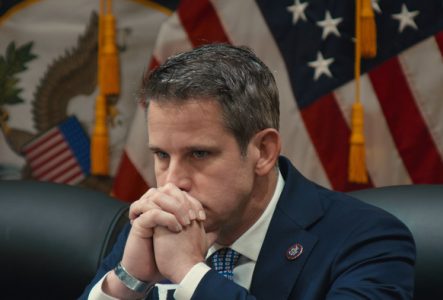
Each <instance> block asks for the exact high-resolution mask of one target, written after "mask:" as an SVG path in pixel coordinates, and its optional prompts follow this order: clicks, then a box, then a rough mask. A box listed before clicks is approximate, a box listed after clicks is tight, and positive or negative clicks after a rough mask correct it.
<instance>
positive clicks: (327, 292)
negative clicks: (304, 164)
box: [85, 157, 415, 300]
mask: <svg viewBox="0 0 443 300" xmlns="http://www.w3.org/2000/svg"><path fill="white" fill-rule="evenodd" d="M279 166H280V171H281V172H282V175H283V178H284V179H285V186H284V189H283V192H282V195H281V197H280V199H279V201H278V204H277V207H276V209H275V212H274V214H273V217H272V220H271V223H270V225H269V229H268V232H267V234H266V237H265V240H264V243H263V245H262V248H261V250H260V254H259V257H258V260H257V264H256V266H255V270H254V274H253V277H252V283H251V287H250V291H247V290H246V289H244V288H243V287H241V286H239V285H237V284H235V283H234V282H232V281H230V280H228V279H226V278H225V277H223V276H221V275H219V274H218V273H216V272H215V271H212V270H211V271H209V272H208V273H207V274H206V275H205V276H204V277H203V279H202V281H201V282H200V284H199V285H198V287H197V290H196V291H195V293H194V295H193V298H192V299H211V300H218V299H220V300H226V299H273V300H280V299H297V300H311V299H312V300H314V299H340V300H344V299H412V294H413V284H414V262H415V246H414V242H413V239H412V236H411V234H410V232H409V230H408V229H407V228H406V227H405V226H404V225H403V224H402V223H401V222H400V221H399V220H398V219H396V218H395V217H393V216H392V215H390V214H388V213H387V212H384V211H382V210H381V209H379V208H376V207H373V206H370V205H368V204H365V203H363V202H361V201H359V200H356V199H354V198H352V197H350V196H347V195H345V194H343V193H338V192H333V191H330V190H328V189H325V188H322V187H320V186H318V185H316V184H314V183H313V182H311V181H309V180H307V179H306V178H304V177H303V176H302V175H301V174H300V173H299V172H298V171H297V170H296V169H295V168H294V167H293V166H292V164H291V163H290V162H289V161H288V160H287V159H286V158H284V157H281V158H280V161H279ZM128 232H129V227H127V228H126V229H125V230H124V231H123V233H122V234H121V236H120V238H119V241H118V242H117V244H116V245H115V247H114V249H113V251H112V253H111V254H110V255H109V256H108V257H107V258H106V259H105V260H104V262H103V264H102V266H101V267H100V269H99V271H98V273H97V275H96V277H95V278H94V280H93V281H92V283H91V285H90V286H88V287H87V289H86V290H85V295H87V293H88V292H89V290H90V288H92V286H93V285H94V284H95V282H97V281H98V280H99V279H100V278H101V277H102V276H103V275H104V274H105V273H106V272H107V271H108V270H110V269H112V268H114V267H115V265H116V264H117V263H118V261H119V260H120V259H121V257H122V253H123V248H124V243H125V241H126V238H127V235H128ZM297 243H298V244H299V245H301V246H302V248H303V251H302V253H301V255H300V256H299V257H298V258H296V259H294V260H290V259H288V257H287V251H288V249H289V248H290V247H291V246H292V245H295V244H297Z"/></svg>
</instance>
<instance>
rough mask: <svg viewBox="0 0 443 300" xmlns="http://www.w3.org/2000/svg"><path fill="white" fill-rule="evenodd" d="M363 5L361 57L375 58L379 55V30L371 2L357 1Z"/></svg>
mask: <svg viewBox="0 0 443 300" xmlns="http://www.w3.org/2000/svg"><path fill="white" fill-rule="evenodd" d="M357 1H362V3H361V5H362V6H361V14H360V16H361V33H360V36H361V55H362V57H364V58H373V57H375V56H376V55H377V28H376V25H375V16H374V9H373V8H372V3H371V0H357Z"/></svg>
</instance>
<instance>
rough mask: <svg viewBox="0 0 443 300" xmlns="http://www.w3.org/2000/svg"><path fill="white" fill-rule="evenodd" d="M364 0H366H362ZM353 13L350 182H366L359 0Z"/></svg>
mask: <svg viewBox="0 0 443 300" xmlns="http://www.w3.org/2000/svg"><path fill="white" fill-rule="evenodd" d="M363 1H366V0H363ZM355 7H356V13H355V69H354V71H355V102H354V104H353V105H352V122H351V126H352V133H351V138H350V147H351V148H350V151H349V170H348V171H349V172H348V179H349V181H350V182H355V183H367V182H368V176H367V173H366V154H365V136H364V111H363V105H362V104H361V101H360V73H361V72H360V63H361V23H360V15H361V14H360V12H361V0H356V5H355Z"/></svg>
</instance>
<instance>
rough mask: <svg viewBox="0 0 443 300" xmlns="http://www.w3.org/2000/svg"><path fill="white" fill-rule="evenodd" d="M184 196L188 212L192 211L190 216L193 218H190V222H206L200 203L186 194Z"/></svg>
mask: <svg viewBox="0 0 443 300" xmlns="http://www.w3.org/2000/svg"><path fill="white" fill-rule="evenodd" d="M185 196H186V199H187V201H188V202H189V205H190V207H191V208H190V212H191V211H192V214H193V216H194V218H192V217H191V220H198V221H204V220H206V213H205V210H204V208H203V205H202V204H201V202H200V201H198V200H197V199H195V198H194V197H192V196H191V195H189V194H188V193H185ZM190 214H191V213H190Z"/></svg>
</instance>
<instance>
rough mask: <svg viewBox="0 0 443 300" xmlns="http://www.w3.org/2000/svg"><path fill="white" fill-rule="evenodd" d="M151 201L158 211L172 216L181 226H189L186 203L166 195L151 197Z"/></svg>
mask: <svg viewBox="0 0 443 300" xmlns="http://www.w3.org/2000/svg"><path fill="white" fill-rule="evenodd" d="M181 197H183V195H181ZM152 201H153V203H154V204H155V205H157V206H158V207H159V208H160V209H162V210H164V211H166V212H168V213H170V214H173V215H174V216H175V217H176V218H177V220H178V221H179V222H180V223H181V224H182V225H183V226H187V225H189V224H191V220H190V217H189V209H190V205H189V203H188V201H184V200H182V199H178V198H177V197H174V196H170V195H168V194H156V195H153V196H152Z"/></svg>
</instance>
